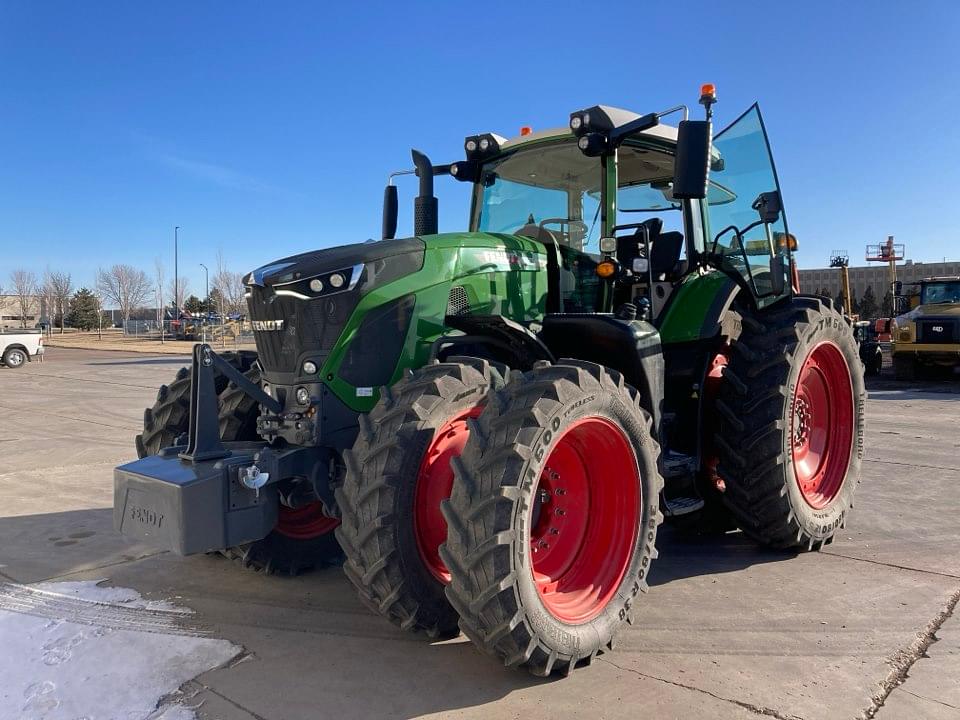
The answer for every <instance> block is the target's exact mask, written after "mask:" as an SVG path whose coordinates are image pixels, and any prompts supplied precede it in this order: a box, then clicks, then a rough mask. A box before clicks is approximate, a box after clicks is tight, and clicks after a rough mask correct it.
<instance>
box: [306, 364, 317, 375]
mask: <svg viewBox="0 0 960 720" xmlns="http://www.w3.org/2000/svg"><path fill="white" fill-rule="evenodd" d="M303 374H304V375H316V374H317V364H316V363H315V362H314V361H313V360H306V361H305V362H304V363H303Z"/></svg>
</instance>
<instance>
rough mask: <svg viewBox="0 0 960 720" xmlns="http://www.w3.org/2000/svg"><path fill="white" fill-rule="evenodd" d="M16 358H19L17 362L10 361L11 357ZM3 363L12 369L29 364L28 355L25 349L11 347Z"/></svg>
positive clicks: (5, 354)
mask: <svg viewBox="0 0 960 720" xmlns="http://www.w3.org/2000/svg"><path fill="white" fill-rule="evenodd" d="M14 358H18V360H17V361H16V362H10V361H11V359H14ZM3 364H4V365H6V366H7V367H8V368H11V369H15V368H21V367H23V366H24V365H26V364H27V356H26V354H25V353H24V352H23V350H19V349H17V348H11V349H10V350H7V352H6V353H4V356H3Z"/></svg>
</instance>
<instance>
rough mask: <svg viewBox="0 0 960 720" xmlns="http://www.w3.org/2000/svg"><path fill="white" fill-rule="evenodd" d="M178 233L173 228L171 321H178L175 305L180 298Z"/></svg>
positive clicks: (177, 311)
mask: <svg viewBox="0 0 960 720" xmlns="http://www.w3.org/2000/svg"><path fill="white" fill-rule="evenodd" d="M179 231H180V226H179V225H177V226H176V227H174V228H173V319H174V320H179V319H180V309H179V306H178V305H177V301H178V300H179V298H180V270H179V265H178V259H179V257H178V249H177V246H178V240H179V237H178V233H179Z"/></svg>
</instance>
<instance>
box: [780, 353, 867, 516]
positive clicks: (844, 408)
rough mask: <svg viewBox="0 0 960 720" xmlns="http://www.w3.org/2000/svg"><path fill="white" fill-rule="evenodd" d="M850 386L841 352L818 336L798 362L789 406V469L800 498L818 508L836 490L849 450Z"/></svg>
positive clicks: (834, 494) (844, 471) (850, 446)
mask: <svg viewBox="0 0 960 720" xmlns="http://www.w3.org/2000/svg"><path fill="white" fill-rule="evenodd" d="M853 424H854V423H853V386H852V385H851V382H850V368H849V366H848V365H847V361H846V359H845V358H844V357H843V353H842V352H841V351H840V348H838V347H837V346H836V345H834V344H833V343H832V342H822V343H820V344H819V345H816V346H814V348H813V349H812V350H811V351H810V353H809V354H808V355H807V358H806V360H804V362H803V367H801V368H800V376H799V378H798V379H797V387H796V392H795V393H794V399H793V408H792V412H791V423H790V439H791V456H792V458H793V472H794V475H795V477H796V480H797V485H798V486H799V487H800V493H801V494H802V495H803V499H804V500H806V501H807V504H809V505H810V506H811V507H813V508H815V509H818V510H819V509H822V508H824V507H826V506H827V505H829V504H830V502H831V501H832V500H833V499H834V498H835V497H836V496H837V493H839V492H840V488H841V487H843V481H844V479H845V478H846V476H847V468H848V467H849V465H850V455H851V453H852V451H853Z"/></svg>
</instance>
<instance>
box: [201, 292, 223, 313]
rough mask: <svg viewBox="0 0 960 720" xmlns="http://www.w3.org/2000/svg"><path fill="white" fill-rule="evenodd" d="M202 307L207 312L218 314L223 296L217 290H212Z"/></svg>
mask: <svg viewBox="0 0 960 720" xmlns="http://www.w3.org/2000/svg"><path fill="white" fill-rule="evenodd" d="M203 306H204V309H205V310H206V311H207V312H212V313H218V314H219V313H220V310H221V308H222V307H223V295H222V294H221V293H220V291H219V290H218V289H217V288H213V290H211V291H210V295H209V296H208V297H207V299H206V300H205V301H204V302H203Z"/></svg>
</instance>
